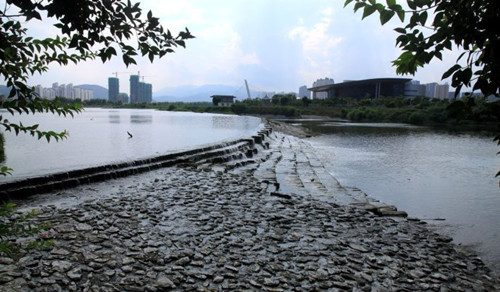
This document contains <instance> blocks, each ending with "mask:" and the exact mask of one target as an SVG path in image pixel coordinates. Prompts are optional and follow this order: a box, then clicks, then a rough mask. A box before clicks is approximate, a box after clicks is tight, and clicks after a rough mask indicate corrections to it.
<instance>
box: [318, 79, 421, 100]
mask: <svg viewBox="0 0 500 292" xmlns="http://www.w3.org/2000/svg"><path fill="white" fill-rule="evenodd" d="M409 81H411V79H410V78H374V79H364V80H356V81H346V82H342V83H335V84H327V85H320V86H315V87H311V88H309V90H310V91H312V95H313V99H315V98H316V94H318V93H320V92H326V94H327V98H335V97H351V98H356V99H362V98H367V97H368V98H379V97H382V96H404V94H405V84H406V83H407V82H409Z"/></svg>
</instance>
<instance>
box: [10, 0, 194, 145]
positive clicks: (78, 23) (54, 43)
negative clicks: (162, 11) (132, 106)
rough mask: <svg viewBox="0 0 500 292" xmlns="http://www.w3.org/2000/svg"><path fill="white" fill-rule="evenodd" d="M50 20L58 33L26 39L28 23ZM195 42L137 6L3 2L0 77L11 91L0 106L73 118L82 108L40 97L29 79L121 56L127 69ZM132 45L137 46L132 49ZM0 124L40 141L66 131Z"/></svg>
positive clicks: (79, 0)
mask: <svg viewBox="0 0 500 292" xmlns="http://www.w3.org/2000/svg"><path fill="white" fill-rule="evenodd" d="M46 19H52V20H53V21H54V22H55V24H54V26H55V27H56V28H57V29H58V31H59V33H60V35H58V36H56V37H55V38H44V39H38V38H35V37H32V36H29V35H28V30H27V29H26V28H25V27H24V24H25V23H26V22H35V21H44V20H46ZM190 38H193V36H192V35H191V33H190V32H189V30H188V29H187V28H186V29H185V31H181V32H179V33H178V35H177V36H173V35H172V33H171V32H170V31H169V30H167V29H164V28H163V27H162V26H161V25H160V23H159V19H158V18H156V17H154V16H153V14H152V12H151V11H149V12H148V13H147V14H146V15H143V11H142V9H141V7H140V6H139V3H135V4H132V3H131V2H130V1H126V2H125V1H119V0H110V1H92V0H74V1H65V0H49V1H34V0H7V1H6V5H5V8H4V9H3V10H0V77H3V78H4V79H5V81H6V83H7V84H6V85H7V87H9V88H10V89H11V91H10V94H9V96H8V97H7V99H5V100H1V101H0V102H1V106H2V107H4V108H6V109H7V110H8V111H9V112H10V113H11V114H14V113H15V114H23V113H25V114H28V113H33V114H35V113H44V112H52V113H57V114H59V115H64V116H66V115H73V114H74V113H78V112H80V111H81V108H82V107H81V105H79V104H70V105H68V104H67V105H64V106H62V105H61V103H60V102H59V101H57V100H55V101H47V100H43V99H40V98H39V96H38V95H37V94H36V93H35V92H34V88H33V87H30V86H28V84H27V82H28V78H29V76H31V75H33V74H35V73H39V74H42V73H43V72H46V71H47V70H48V68H49V66H50V65H53V64H58V65H67V64H69V63H70V62H72V63H75V64H77V63H79V62H83V61H87V60H91V59H95V58H98V59H100V60H101V61H102V62H103V63H104V62H107V61H109V60H110V59H111V58H113V57H115V56H118V51H119V52H120V53H121V56H122V60H123V63H124V64H125V65H127V66H128V65H131V64H136V60H135V59H136V58H137V56H138V55H139V54H141V55H142V56H143V57H144V56H146V57H147V58H149V60H150V61H151V62H153V61H154V60H155V58H161V57H163V56H165V55H166V54H168V53H173V52H174V48H176V47H179V46H180V47H185V41H186V40H188V39H190ZM134 42H135V45H134ZM0 124H1V125H2V126H3V127H4V128H5V129H6V130H7V131H14V132H16V134H18V133H21V132H24V133H29V134H31V135H33V136H37V137H38V138H39V139H40V138H42V137H45V138H46V139H47V140H48V141H49V140H50V139H52V138H53V139H56V140H58V139H62V138H65V137H66V136H67V133H66V132H64V131H63V132H61V133H56V132H53V131H41V130H39V129H38V125H28V126H26V125H22V124H21V123H19V124H13V123H10V122H9V121H8V120H7V119H6V118H5V117H0Z"/></svg>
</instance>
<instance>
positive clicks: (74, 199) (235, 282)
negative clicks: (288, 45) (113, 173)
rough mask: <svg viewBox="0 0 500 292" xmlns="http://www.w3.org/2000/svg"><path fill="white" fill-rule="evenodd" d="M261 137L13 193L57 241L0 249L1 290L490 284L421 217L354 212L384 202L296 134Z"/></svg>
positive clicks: (491, 287) (472, 260)
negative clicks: (242, 147) (340, 178)
mask: <svg viewBox="0 0 500 292" xmlns="http://www.w3.org/2000/svg"><path fill="white" fill-rule="evenodd" d="M263 142H266V143H268V144H265V143H263V144H262V145H259V144H256V145H254V146H255V148H254V150H256V153H255V151H253V152H252V153H253V154H252V155H251V157H249V155H243V156H242V157H238V158H237V159H236V160H235V159H230V160H227V161H226V160H225V159H216V160H214V161H212V162H209V161H203V162H202V163H197V162H196V161H192V162H190V163H183V164H182V165H177V166H172V167H167V168H161V169H158V170H154V171H151V172H148V173H143V174H139V175H135V176H130V177H126V178H119V179H115V180H112V181H109V182H101V183H94V184H89V185H81V186H78V187H76V188H72V189H67V190H63V191H59V192H54V193H48V194H45V195H39V196H36V197H31V198H30V199H28V200H25V201H23V202H22V203H21V207H22V209H30V208H33V207H34V208H37V209H38V210H39V219H38V220H41V221H45V222H49V223H51V224H52V227H53V229H52V230H51V232H49V233H48V234H45V236H46V237H49V238H54V239H55V243H54V245H53V246H52V247H51V248H50V249H49V250H44V251H36V250H32V251H28V252H25V253H23V254H21V255H20V257H18V258H15V259H14V260H13V259H10V258H7V257H0V290H1V291H193V290H194V291H221V290H222V291H240V290H246V291H498V289H500V286H498V282H497V281H496V279H494V278H492V277H491V276H490V275H489V274H488V269H487V268H486V267H485V266H484V264H483V263H482V261H481V260H480V259H479V258H478V257H476V256H475V255H473V254H470V253H467V252H465V251H463V250H460V249H459V248H458V247H457V246H456V245H454V244H452V243H450V242H449V238H446V237H443V236H441V235H438V234H436V233H433V232H432V231H430V230H429V229H428V228H427V227H426V226H425V224H423V223H422V222H420V221H418V220H417V221H415V220H408V219H406V218H394V217H383V216H378V215H376V214H374V213H373V212H369V211H368V210H366V209H365V208H364V206H366V205H367V204H370V205H371V206H374V207H375V208H376V209H377V208H378V209H380V208H381V207H383V204H381V203H379V202H373V200H370V199H369V198H368V197H367V196H365V195H364V194H362V193H361V192H356V191H355V190H347V189H344V188H342V186H340V185H339V184H338V182H337V181H336V180H335V179H334V178H333V177H332V176H331V175H330V174H329V173H328V172H326V170H325V169H324V167H322V164H321V161H319V160H318V159H317V158H316V157H315V155H314V151H313V150H312V149H311V147H309V146H308V144H307V143H306V142H304V141H303V140H300V139H298V138H295V137H292V136H288V135H283V134H281V133H277V132H272V133H270V134H269V135H268V136H266V137H264V141H263ZM230 155H234V153H232V154H230ZM236 156H238V155H236ZM352 203H354V204H352Z"/></svg>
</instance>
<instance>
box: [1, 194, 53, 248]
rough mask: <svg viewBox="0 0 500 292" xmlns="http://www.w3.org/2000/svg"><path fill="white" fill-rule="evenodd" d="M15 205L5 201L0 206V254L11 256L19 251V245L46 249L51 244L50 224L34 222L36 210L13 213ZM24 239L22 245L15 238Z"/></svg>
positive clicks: (51, 232)
mask: <svg viewBox="0 0 500 292" xmlns="http://www.w3.org/2000/svg"><path fill="white" fill-rule="evenodd" d="M15 207H16V205H15V204H13V203H5V204H3V205H1V206H0V254H2V253H3V254H6V255H9V256H12V255H13V254H15V253H17V252H19V251H20V247H22V248H27V249H32V248H36V249H46V248H48V247H50V246H51V245H52V244H53V240H52V239H49V237H51V235H52V234H53V233H54V231H52V230H51V226H50V224H48V223H46V224H40V223H35V222H34V220H33V219H35V218H36V215H37V213H36V211H35V210H32V211H30V212H27V213H24V214H16V213H15ZM20 238H22V239H24V240H23V242H24V245H25V246H20V243H16V242H15V240H18V239H20Z"/></svg>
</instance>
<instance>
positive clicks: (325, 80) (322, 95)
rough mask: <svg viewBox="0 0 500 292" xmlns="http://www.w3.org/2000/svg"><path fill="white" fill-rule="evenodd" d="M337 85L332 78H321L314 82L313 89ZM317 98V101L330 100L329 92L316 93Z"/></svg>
mask: <svg viewBox="0 0 500 292" xmlns="http://www.w3.org/2000/svg"><path fill="white" fill-rule="evenodd" d="M330 84H335V81H334V80H333V79H332V78H328V77H325V78H321V79H318V80H316V81H314V82H313V86H312V87H318V86H323V85H330ZM315 98H317V99H325V98H328V92H316V95H315Z"/></svg>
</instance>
